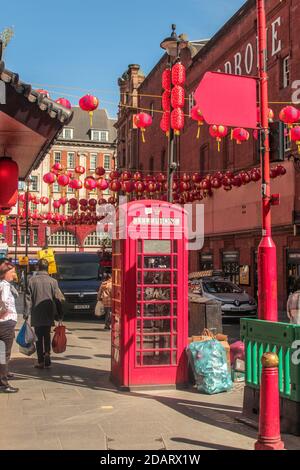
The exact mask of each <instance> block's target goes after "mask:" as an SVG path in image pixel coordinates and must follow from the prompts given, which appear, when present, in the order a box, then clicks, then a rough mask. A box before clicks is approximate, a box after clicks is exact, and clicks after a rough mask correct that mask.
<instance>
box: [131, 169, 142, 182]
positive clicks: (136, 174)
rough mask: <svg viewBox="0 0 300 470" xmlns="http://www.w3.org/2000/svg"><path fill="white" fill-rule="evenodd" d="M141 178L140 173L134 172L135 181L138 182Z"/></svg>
mask: <svg viewBox="0 0 300 470" xmlns="http://www.w3.org/2000/svg"><path fill="white" fill-rule="evenodd" d="M142 178H143V175H142V173H141V172H140V171H136V172H135V173H134V175H133V179H134V180H135V181H140V180H141V179H142Z"/></svg>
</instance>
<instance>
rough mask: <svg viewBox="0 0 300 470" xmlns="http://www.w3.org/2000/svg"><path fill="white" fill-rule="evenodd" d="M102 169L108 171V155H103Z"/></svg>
mask: <svg viewBox="0 0 300 470" xmlns="http://www.w3.org/2000/svg"><path fill="white" fill-rule="evenodd" d="M103 168H104V169H105V170H110V155H104V162H103Z"/></svg>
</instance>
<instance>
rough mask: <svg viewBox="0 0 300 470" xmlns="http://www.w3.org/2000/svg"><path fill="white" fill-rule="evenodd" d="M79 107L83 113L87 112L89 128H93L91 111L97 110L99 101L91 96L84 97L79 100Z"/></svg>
mask: <svg viewBox="0 0 300 470" xmlns="http://www.w3.org/2000/svg"><path fill="white" fill-rule="evenodd" d="M79 106H80V108H81V109H82V110H83V111H88V113H89V115H90V126H91V127H92V126H93V111H95V109H97V108H98V106H99V100H98V98H96V96H93V95H84V96H83V97H82V98H80V100H79Z"/></svg>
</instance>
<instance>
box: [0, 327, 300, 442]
mask: <svg viewBox="0 0 300 470" xmlns="http://www.w3.org/2000/svg"><path fill="white" fill-rule="evenodd" d="M21 321H22V320H21V318H20V320H19V325H20V324H21ZM66 325H67V328H68V334H67V337H68V346H67V350H66V352H65V353H64V354H60V355H55V354H53V365H52V368H51V369H48V370H37V369H34V368H33V365H34V362H35V358H32V357H29V358H28V357H25V356H22V355H21V354H20V353H19V352H18V349H17V346H16V345H15V348H14V351H13V359H12V361H11V371H12V372H14V373H15V378H14V379H13V380H11V384H12V385H14V386H17V387H19V388H20V391H19V393H17V394H8V395H4V394H2V395H0V416H1V420H0V449H1V450H3V449H17V450H23V449H30V450H74V449H78V450H92V449H93V450H137V449H141V450H158V449H162V450H204V449H209V450H212V449H215V450H232V449H233V450H235V449H242V450H252V449H253V446H254V442H255V440H256V437H257V430H255V429H254V428H251V427H249V426H247V425H245V424H243V423H241V422H239V421H238V419H237V418H239V417H240V416H241V411H242V400H243V384H241V383H239V384H236V385H235V387H234V389H233V390H232V391H230V392H228V393H222V394H218V395H212V396H208V395H204V394H200V393H198V392H197V391H195V389H193V388H192V387H191V388H190V389H186V390H155V391H147V392H145V391H144V392H131V393H125V392H119V391H118V390H117V389H116V388H115V387H114V386H113V385H112V383H111V382H110V380H109V371H110V332H109V331H105V330H103V323H100V322H99V320H90V321H83V320H81V321H80V320H74V321H69V322H67V323H66ZM284 440H285V443H286V447H287V448H288V449H300V439H299V437H294V436H284Z"/></svg>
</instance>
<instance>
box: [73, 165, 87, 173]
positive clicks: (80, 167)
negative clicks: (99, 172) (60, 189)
mask: <svg viewBox="0 0 300 470" xmlns="http://www.w3.org/2000/svg"><path fill="white" fill-rule="evenodd" d="M75 173H76V174H77V175H83V174H84V173H85V168H84V167H83V166H81V165H78V166H76V168H75Z"/></svg>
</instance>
